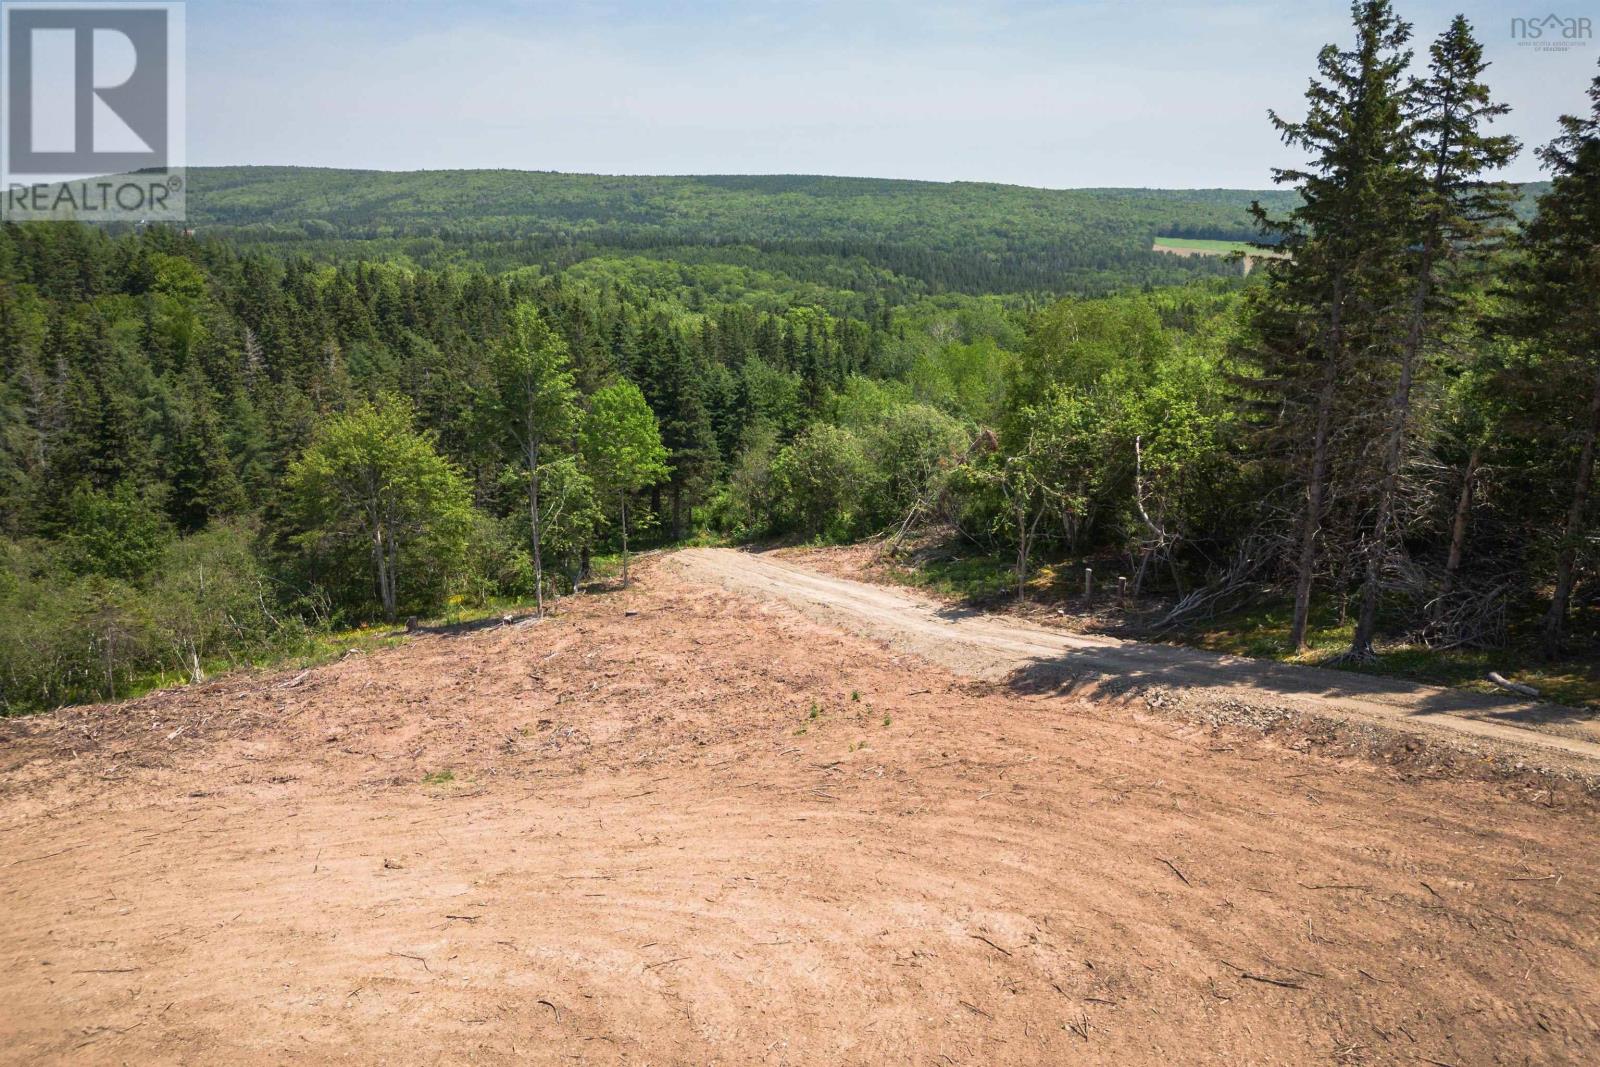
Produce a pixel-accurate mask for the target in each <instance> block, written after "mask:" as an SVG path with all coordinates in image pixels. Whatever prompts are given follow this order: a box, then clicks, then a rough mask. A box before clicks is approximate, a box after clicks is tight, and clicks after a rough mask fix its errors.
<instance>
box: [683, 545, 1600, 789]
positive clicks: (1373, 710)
mask: <svg viewBox="0 0 1600 1067" xmlns="http://www.w3.org/2000/svg"><path fill="white" fill-rule="evenodd" d="M671 565H672V566H674V567H677V568H679V569H680V570H681V571H682V572H683V573H684V574H686V575H689V576H691V577H693V578H696V579H699V580H702V581H712V582H716V583H718V584H720V585H722V586H723V587H724V588H727V589H730V590H733V591H736V592H742V593H746V594H749V595H755V596H761V597H773V598H778V599H781V600H783V601H785V602H787V603H789V604H792V605H794V606H795V607H797V608H799V609H800V610H801V611H803V612H805V613H806V614H808V615H810V616H812V617H813V618H816V619H819V620H821V621H824V622H828V623H832V624H835V625H838V626H842V627H844V628H846V629H849V630H851V631H853V632H856V633H862V634H867V635H870V636H872V637H876V638H879V639H881V640H884V641H887V642H889V643H890V644H891V645H892V646H894V647H895V648H898V649H903V650H905V651H909V652H915V653H916V654H918V655H920V656H925V657H927V658H929V659H932V660H934V661H936V662H938V663H941V664H943V665H944V666H946V667H949V668H951V669H953V670H957V671H960V672H963V673H966V674H973V675H976V676H978V677H982V678H986V679H991V680H998V679H1002V678H1004V679H1009V680H1010V681H1011V682H1012V683H1013V684H1014V685H1016V686H1018V687H1021V688H1024V689H1030V690H1059V689H1063V688H1068V689H1070V688H1072V687H1074V686H1082V685H1092V684H1095V683H1108V684H1110V685H1112V686H1114V687H1116V688H1119V689H1127V688H1132V687H1142V688H1157V689H1163V690H1176V691H1181V693H1182V694H1183V698H1184V699H1187V700H1189V701H1191V702H1193V703H1200V702H1204V701H1206V700H1210V701H1213V702H1216V701H1232V702H1235V703H1238V702H1243V703H1246V704H1252V705H1258V706H1262V705H1265V706H1272V707H1288V708H1292V709H1295V710H1297V711H1304V712H1308V713H1314V714H1319V715H1325V716H1331V717H1335V718H1352V719H1360V720H1364V721H1367V722H1371V723H1374V724H1377V725H1379V726H1385V727H1391V728H1400V729H1405V730H1416V731H1419V732H1425V733H1432V734H1433V735H1435V736H1444V737H1452V736H1454V737H1467V738H1473V739H1478V740H1482V741H1488V742H1494V743H1496V744H1499V745H1508V746H1514V748H1515V749H1516V750H1517V751H1522V752H1527V753H1529V754H1530V755H1531V756H1533V757H1534V758H1543V759H1551V760H1555V761H1558V762H1561V763H1562V764H1563V765H1568V764H1570V765H1573V766H1576V767H1579V768H1580V769H1587V770H1589V771H1591V772H1593V771H1597V770H1600V719H1597V718H1596V717H1595V716H1594V715H1593V713H1592V712H1587V711H1581V710H1577V709H1573V708H1564V707H1560V706H1558V705H1554V704H1540V703H1535V702H1528V701H1516V700H1509V699H1503V698H1499V697H1494V696H1486V695H1484V694H1481V693H1471V692H1466V691H1463V690H1459V689H1442V688H1438V687H1435V686H1428V685H1421V684H1418V683H1415V682H1407V681H1403V680H1401V679H1395V678H1380V677H1376V676H1371V675H1362V674H1352V673H1349V672H1346V671H1331V670H1319V669H1316V668H1313V667H1297V666H1293V665H1288V664H1278V663H1270V662H1266V661H1263V660H1255V659H1247V658H1243V657H1237V656H1220V655H1216V654H1214V653H1210V652H1203V651H1199V650H1196V649H1189V648H1177V647H1173V646H1169V645H1156V644H1144V643H1141V642H1136V641H1121V640H1118V639H1117V638H1114V637H1103V636H1098V635H1088V634H1074V633H1067V632H1065V631H1061V630H1051V629H1046V628H1044V627H1041V626H1036V625H1032V624H1030V623H1027V622H1021V621H1018V620H1015V619H1008V618H1004V617H1001V616H994V615H985V614H982V613H979V612H974V611H966V610H962V609H958V608H950V607H947V606H941V605H939V604H937V603H935V602H934V601H931V600H928V599H926V598H922V597H918V596H916V595H915V594H913V593H910V592H906V591H903V590H899V589H891V588H886V587H884V586H879V585H870V584H867V583H864V582H856V581H850V580H848V579H845V578H839V577H836V576H833V575H828V574H822V573H819V572H817V571H815V570H812V569H809V568H807V567H804V566H797V565H795V564H793V563H789V562H786V561H783V560H778V559H774V558H772V557H771V556H767V555H756V554H752V553H749V552H736V551H733V550H730V549H722V548H700V549H691V550H689V551H685V552H680V553H677V554H676V555H674V556H673V557H672V562H671ZM1574 758H1576V761H1577V762H1575V763H1574V762H1572V761H1573V759H1574Z"/></svg>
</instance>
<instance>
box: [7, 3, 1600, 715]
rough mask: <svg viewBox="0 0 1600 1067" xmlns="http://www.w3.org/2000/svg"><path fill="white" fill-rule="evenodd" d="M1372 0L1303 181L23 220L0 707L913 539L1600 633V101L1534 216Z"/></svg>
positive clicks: (1302, 148) (1191, 603)
mask: <svg viewBox="0 0 1600 1067" xmlns="http://www.w3.org/2000/svg"><path fill="white" fill-rule="evenodd" d="M1354 22H1355V25H1354V27H1353V40H1352V42H1351V43H1349V44H1348V45H1343V46H1337V47H1335V46H1330V47H1329V48H1327V49H1325V50H1324V51H1323V53H1322V54H1321V55H1320V57H1319V58H1318V66H1317V73H1316V77H1315V78H1314V80H1313V82H1312V86H1311V89H1310V90H1309V92H1308V94H1307V99H1306V101H1305V109H1304V110H1305V115H1304V117H1303V118H1302V119H1299V120H1289V119H1284V118H1280V117H1278V116H1277V115H1276V114H1275V115H1274V119H1273V121H1274V122H1276V123H1277V124H1278V129H1279V132H1280V133H1281V134H1282V136H1283V138H1284V139H1285V141H1286V142H1287V143H1288V144H1290V145H1291V146H1293V147H1294V148H1295V149H1296V150H1297V151H1298V152H1299V154H1301V155H1303V156H1304V157H1305V158H1307V159H1308V160H1309V163H1308V164H1306V166H1305V167H1304V168H1303V169H1297V170H1286V171H1282V172H1279V173H1278V174H1276V175H1275V178H1276V180H1277V184H1279V185H1280V186H1281V190H1280V191H1278V192H1276V193H1273V194H1271V195H1267V194H1257V195H1255V196H1253V197H1252V196H1249V195H1245V196H1242V197H1241V195H1240V194H1237V193H1231V192H1224V191H1204V192H1194V193H1178V192H1158V191H1115V190H1098V191H1095V190H1080V191H1071V192H1051V191H1043V190H1028V189H1017V188H1013V187H1002V186H986V185H975V184H973V185H967V184H963V185H937V184H933V183H916V182H871V181H866V180H857V179H831V178H803V177H771V178H743V177H740V178H616V179H602V178H592V177H591V178H585V177H579V176H570V175H554V174H550V175H547V174H512V173H507V172H429V173H424V174H378V173H374V172H359V173H358V172H342V171H341V172H334V171H317V170H301V169H292V168H281V169H279V168H272V169H266V168H240V169H219V170H206V171H198V172H195V173H194V175H193V186H192V191H191V195H190V204H191V209H192V211H193V212H194V221H193V228H192V229H191V230H186V231H178V230H173V229H167V228H162V227H147V228H140V229H134V230H128V231H125V232H123V231H112V230H105V229H99V228H90V227H85V226H78V225H72V224H29V225H23V226H16V225H7V226H4V227H0V708H3V709H4V710H6V711H9V712H15V711H22V710H29V709H34V708H40V707H47V706H51V705H54V704H59V703H63V702H70V701H79V700H87V699H95V698H103V697H108V696H114V695H117V694H119V693H123V692H126V691H127V690H128V689H129V687H131V686H135V685H138V684H141V683H142V682H144V681H147V680H148V679H150V678H151V677H152V676H153V675H160V674H173V673H175V674H180V675H186V676H192V677H198V676H201V675H202V674H204V673H205V672H207V671H209V670H214V669H217V668H218V667H219V666H223V665H226V664H227V663H230V662H240V661H246V660H250V659H253V658H256V657H260V656H264V655H269V654H271V653H273V652H274V650H281V649H292V648H295V647H299V645H300V644H302V643H303V642H304V641H305V639H306V636H307V635H308V634H310V633H314V632H318V631H322V630H326V629H329V628H333V627H338V626H341V625H346V624H349V623H354V622H359V621H362V620H367V619H374V618H380V617H381V618H389V619H393V618H396V617H399V616H402V615H405V614H408V613H436V612H439V611H441V610H446V609H450V608H453V607H460V606H479V605H486V604H490V603H494V602H496V601H497V600H499V599H502V598H505V599H516V600H519V601H528V602H531V603H533V604H535V605H537V606H538V608H539V610H544V609H546V608H547V607H548V604H549V601H550V600H551V598H555V597H559V596H563V595H567V594H569V593H571V592H572V591H573V589H574V588H575V587H576V586H577V585H578V583H579V582H581V581H582V579H583V577H584V576H585V574H586V573H587V572H588V570H589V568H590V566H591V563H592V560H593V558H594V557H595V556H596V555H600V554H605V555H613V554H617V553H622V558H623V559H624V560H625V559H626V551H627V549H628V548H629V546H630V538H631V539H632V540H631V544H633V545H637V544H638V543H640V541H641V539H648V540H650V541H652V542H654V543H660V542H664V541H673V540H681V539H685V538H692V537H697V536H705V535H710V536H718V537H725V538H729V539H734V540H763V539H770V538H795V539H817V538H821V539H839V540H842V539H850V538H856V537H864V536H871V535H875V534H881V533H889V532H893V531H898V530H901V529H905V528H909V527H917V526H924V527H930V528H939V529H944V530H948V531H950V532H951V534H952V536H954V537H956V538H958V539H961V540H963V541H964V542H966V543H967V544H969V545H971V546H973V547H974V548H976V549H979V550H982V551H987V552H991V553H995V554H1000V553H1004V554H1006V555H1007V557H1008V558H1010V559H1013V560H1015V575H1014V577H1015V579H1016V588H1017V590H1018V593H1019V595H1026V593H1027V590H1028V585H1027V578H1028V575H1029V574H1030V572H1031V571H1032V569H1033V568H1034V567H1036V566H1037V564H1038V562H1039V561H1040V560H1044V559H1061V558H1079V559H1081V558H1084V557H1085V556H1088V555H1094V554H1099V555H1110V556H1112V557H1113V558H1116V559H1118V560H1121V561H1124V564H1125V567H1126V570H1127V573H1128V574H1129V575H1130V577H1131V579H1132V582H1133V585H1134V586H1135V588H1136V589H1137V590H1140V591H1149V590H1159V591H1160V592H1162V593H1163V594H1164V596H1165V601H1166V603H1165V606H1164V608H1163V610H1162V612H1161V617H1160V618H1158V619H1154V620H1152V621H1151V622H1150V623H1149V626H1150V628H1151V629H1152V630H1153V631H1156V632H1172V631H1175V630H1179V629H1181V628H1183V627H1185V626H1191V625H1194V624H1196V623H1197V622H1199V621H1201V620H1204V619H1208V618H1211V617H1214V616H1216V615H1217V614H1219V613H1225V612H1229V611H1234V610H1238V609H1240V608H1242V607H1244V606H1247V605H1249V604H1251V603H1253V602H1260V601H1262V600H1263V599H1272V598H1280V599H1282V600H1284V601H1285V602H1286V603H1289V604H1292V606H1293V609H1292V610H1293V625H1292V627H1291V632H1290V637H1289V642H1290V645H1291V646H1296V645H1303V644H1304V643H1305V640H1306V631H1307V627H1308V626H1309V625H1310V620H1311V619H1312V618H1313V617H1314V616H1315V615H1316V614H1317V613H1324V614H1325V613H1328V612H1337V613H1338V614H1339V615H1340V616H1341V617H1342V618H1345V617H1347V618H1348V619H1349V620H1350V621H1351V623H1352V631H1351V632H1352V634H1353V637H1352V639H1351V641H1350V647H1349V649H1348V652H1347V653H1346V657H1347V659H1348V660H1349V661H1350V662H1352V663H1361V662H1369V661H1371V660H1372V659H1374V658H1375V657H1379V656H1381V655H1382V654H1383V650H1384V648H1385V646H1386V643H1389V642H1406V643H1408V644H1412V645H1423V646H1426V647H1430V648H1450V647H1476V648H1496V649H1499V648H1511V647H1518V648H1526V649H1530V650H1537V651H1538V652H1540V653H1541V654H1543V655H1547V656H1551V657H1559V656H1574V655H1576V656H1580V657H1582V656H1586V655H1588V654H1590V653H1591V652H1592V649H1593V648H1594V645H1595V641H1596V634H1597V631H1600V612H1597V610H1596V601H1597V598H1600V586H1597V585H1596V583H1595V567H1594V564H1595V551H1594V536H1593V530H1594V518H1595V515H1594V512H1595V504H1594V501H1593V499H1592V496H1593V494H1592V492H1591V483H1592V476H1593V468H1594V459H1595V455H1594V453H1595V446H1596V438H1597V433H1600V79H1596V82H1595V84H1594V85H1593V86H1592V87H1591V89H1590V93H1589V99H1588V100H1587V101H1584V100H1583V99H1582V98H1581V96H1578V95H1577V94H1575V99H1574V102H1573V106H1574V112H1575V113H1574V114H1573V115H1570V116H1568V117H1565V118H1563V119H1562V127H1561V128H1562V133H1561V136H1560V137H1559V138H1557V139H1556V140H1555V141H1554V142H1553V143H1551V144H1549V145H1547V146H1542V147H1541V148H1539V149H1538V151H1539V155H1540V158H1541V159H1542V161H1543V162H1544V163H1545V165H1546V166H1547V169H1548V171H1549V174H1550V177H1551V179H1552V180H1551V182H1550V183H1549V184H1547V185H1541V186H1538V187H1534V188H1532V189H1529V190H1526V191H1525V192H1522V193H1519V191H1518V190H1515V189H1512V188H1508V187H1504V186H1501V185H1499V184H1497V183H1495V182H1493V181H1492V180H1490V178H1491V176H1492V174H1493V173H1494V172H1495V171H1496V170H1497V168H1499V167H1501V166H1503V165H1504V164H1505V163H1506V162H1508V161H1509V160H1511V159H1512V158H1514V156H1515V155H1516V154H1517V152H1518V151H1519V148H1520V146H1518V145H1516V144H1515V143H1514V142H1512V141H1511V140H1510V139H1508V138H1505V137H1501V136H1497V135H1495V133H1494V132H1493V121H1494V120H1495V119H1496V118H1498V117H1499V116H1500V115H1501V114H1503V113H1504V108H1503V107H1502V106H1501V105H1499V104H1498V103H1496V101H1495V98H1494V96H1493V94H1492V92H1491V91H1490V88H1489V87H1488V86H1487V85H1486V84H1485V73H1484V68H1485V64H1484V62H1483V59H1482V52H1481V49H1480V47H1479V46H1478V44H1477V42H1476V41H1475V40H1474V38H1473V34H1472V30H1471V27H1470V26H1468V25H1467V24H1466V22H1465V21H1464V20H1462V19H1457V20H1456V21H1455V22H1453V23H1452V24H1451V25H1449V26H1447V27H1442V28H1440V32H1439V33H1438V36H1437V37H1436V38H1435V39H1434V40H1433V41H1432V42H1431V45H1430V46H1429V47H1428V48H1427V49H1426V50H1425V52H1424V53H1423V54H1422V55H1420V56H1416V57H1413V56H1412V53H1411V49H1412V46H1413V45H1412V33H1411V27H1410V26H1408V25H1407V24H1405V23H1404V22H1402V21H1400V20H1399V18H1398V17H1397V16H1396V15H1395V14H1394V12H1393V11H1392V9H1391V8H1390V6H1389V4H1388V3H1386V2H1382V0H1367V2H1362V3H1358V4H1357V5H1356V7H1355V20H1354ZM1579 105H1583V106H1581V107H1580V106H1579ZM1156 233H1164V234H1169V235H1178V236H1193V237H1218V238H1242V237H1251V238H1253V239H1255V240H1257V241H1260V242H1262V243H1265V244H1271V245H1274V246H1277V247H1278V248H1280V249H1281V250H1283V251H1286V252H1287V253H1289V258H1286V259H1279V260H1273V261H1270V262H1269V263H1267V264H1266V265H1264V266H1263V267H1261V268H1260V269H1258V270H1256V271H1254V272H1253V273H1252V274H1251V275H1250V276H1249V277H1248V278H1241V277H1239V271H1238V266H1237V264H1236V263H1230V262H1229V261H1226V260H1202V259H1178V258H1173V257H1163V256H1158V255H1154V254H1152V253H1150V252H1149V251H1148V248H1149V241H1150V238H1151V237H1152V236H1154V235H1155V234H1156Z"/></svg>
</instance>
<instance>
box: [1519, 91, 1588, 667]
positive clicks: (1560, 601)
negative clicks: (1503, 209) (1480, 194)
mask: <svg viewBox="0 0 1600 1067" xmlns="http://www.w3.org/2000/svg"><path fill="white" fill-rule="evenodd" d="M1589 102H1590V110H1589V114H1588V115H1584V116H1580V115H1563V116H1562V117H1561V133H1560V135H1559V136H1557V137H1556V138H1555V140H1553V141H1551V142H1550V143H1549V144H1548V145H1546V146H1545V147H1544V148H1543V149H1541V150H1540V152H1539V156H1540V158H1541V159H1542V160H1543V161H1544V163H1545V166H1546V167H1548V168H1549V170H1550V172H1551V185H1550V191H1549V192H1548V193H1546V194H1545V195H1544V196H1542V197H1540V199H1539V210H1538V214H1537V215H1536V216H1535V217H1534V219H1533V221H1532V222H1530V223H1529V224H1528V225H1527V226H1526V227H1525V228H1524V229H1523V231H1522V234H1521V236H1520V238H1519V240H1518V241H1517V252H1518V253H1519V254H1518V256H1517V257H1516V258H1515V260H1514V261H1513V263H1512V265H1511V267H1510V268H1509V272H1508V284H1507V291H1506V295H1507V297H1508V298H1509V300H1508V303H1509V313H1508V314H1507V316H1506V317H1505V319H1504V320H1503V325H1505V326H1507V327H1509V329H1510V331H1511V332H1512V333H1513V334H1515V335H1518V336H1521V337H1525V338H1528V339H1529V340H1531V341H1532V342H1533V344H1534V345H1536V346H1537V347H1538V348H1539V349H1540V350H1541V353H1542V354H1543V355H1544V356H1545V357H1546V358H1547V359H1548V360H1549V372H1550V381H1551V383H1552V390H1551V393H1552V396H1551V401H1552V403H1551V405H1550V410H1551V413H1552V416H1553V418H1555V419H1559V420H1562V421H1564V422H1566V421H1570V423H1571V425H1572V429H1571V432H1570V435H1569V440H1572V441H1573V443H1575V444H1577V446H1578V454H1577V462H1576V466H1575V469H1573V471H1572V473H1571V480H1570V483H1569V484H1570V490H1569V493H1568V498H1567V514H1566V518H1565V522H1564V524H1563V527H1562V531H1561V539H1560V542H1559V544H1558V546H1557V549H1556V561H1555V575H1554V582H1553V585H1552V590H1551V596H1550V606H1549V610H1548V611H1547V612H1546V613H1545V618H1544V625H1543V635H1542V637H1543V646H1544V651H1545V654H1546V655H1548V656H1552V657H1553V656H1556V655H1558V654H1559V653H1560V652H1561V649H1562V646H1563V644H1564V642H1565V639H1566V628H1567V613H1568V607H1569V604H1570V602H1571V599H1572V590H1573V586H1574V584H1575V582H1576V578H1577V567H1578V551H1579V548H1580V547H1581V546H1582V544H1583V543H1584V540H1585V534H1586V532H1587V530H1588V522H1589V497H1590V492H1591V488H1592V485H1593V481H1594V463H1595V444H1596V437H1597V436H1600V76H1597V77H1596V78H1595V79H1594V81H1593V82H1591V83H1590V86H1589ZM1566 383H1571V388H1569V389H1566V390H1564V391H1563V386H1564V385H1565V384H1566ZM1580 398H1581V399H1580Z"/></svg>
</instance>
